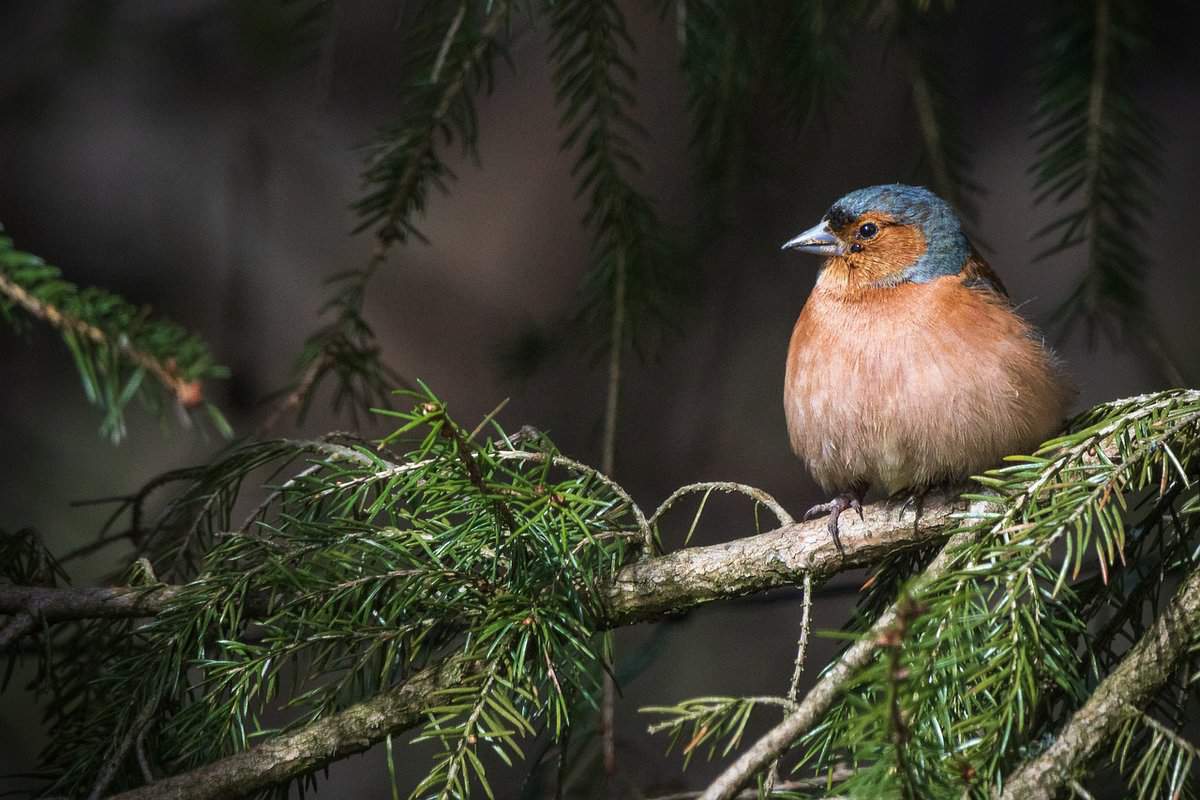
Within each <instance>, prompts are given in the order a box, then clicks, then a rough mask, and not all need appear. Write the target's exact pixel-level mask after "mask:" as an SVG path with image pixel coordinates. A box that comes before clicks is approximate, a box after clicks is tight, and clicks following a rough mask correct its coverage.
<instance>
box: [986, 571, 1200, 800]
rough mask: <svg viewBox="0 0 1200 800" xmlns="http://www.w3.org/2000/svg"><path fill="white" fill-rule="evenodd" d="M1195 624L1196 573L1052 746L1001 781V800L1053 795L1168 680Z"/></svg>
mask: <svg viewBox="0 0 1200 800" xmlns="http://www.w3.org/2000/svg"><path fill="white" fill-rule="evenodd" d="M1198 625H1200V572H1193V573H1192V574H1191V575H1190V576H1188V578H1187V580H1185V581H1184V582H1183V584H1182V585H1181V586H1180V588H1179V591H1178V592H1177V593H1176V595H1175V597H1174V599H1172V600H1171V603H1170V604H1169V605H1168V606H1167V607H1166V608H1165V609H1163V612H1162V614H1160V615H1159V617H1158V619H1157V620H1156V621H1155V623H1154V625H1153V626H1151V627H1150V629H1149V630H1147V631H1146V633H1145V635H1144V636H1142V638H1141V639H1140V640H1138V643H1137V644H1135V645H1134V646H1133V647H1132V648H1130V650H1129V652H1128V653H1127V654H1126V655H1125V657H1124V658H1123V659H1122V660H1121V663H1120V664H1119V665H1118V666H1117V668H1116V669H1114V670H1113V671H1112V672H1111V673H1110V674H1109V676H1108V677H1107V678H1105V679H1104V680H1103V681H1102V682H1101V683H1100V685H1099V686H1098V687H1096V690H1095V691H1094V692H1093V693H1092V696H1091V697H1090V698H1089V699H1088V701H1087V703H1085V704H1084V705H1083V707H1082V708H1080V709H1079V710H1078V711H1077V712H1075V714H1074V716H1072V717H1071V719H1070V721H1069V722H1067V724H1066V725H1065V726H1064V727H1063V729H1062V732H1061V733H1059V734H1058V737H1057V738H1056V739H1055V740H1054V744H1052V745H1050V747H1048V748H1046V750H1044V751H1043V752H1042V753H1041V754H1040V755H1038V756H1037V757H1036V758H1034V759H1032V760H1031V761H1028V762H1026V763H1025V765H1024V766H1022V767H1021V768H1020V769H1018V770H1017V772H1016V773H1015V774H1014V775H1013V777H1012V778H1011V779H1009V780H1008V781H1006V782H1005V786H1004V794H1003V795H1001V800H1017V798H1020V799H1021V800H1051V798H1053V797H1055V796H1056V795H1057V794H1058V790H1059V789H1060V788H1061V787H1063V786H1064V785H1066V783H1067V782H1068V781H1070V780H1071V779H1072V778H1074V777H1075V776H1076V774H1077V773H1079V772H1080V771H1081V770H1082V768H1083V767H1084V766H1085V765H1086V764H1087V763H1088V762H1089V761H1090V760H1091V759H1092V758H1093V757H1094V756H1095V755H1096V753H1097V752H1098V751H1099V750H1100V748H1102V747H1104V746H1105V745H1106V744H1109V743H1111V742H1112V740H1113V737H1114V735H1115V734H1116V732H1117V730H1118V729H1119V728H1120V727H1121V725H1122V724H1123V723H1124V722H1126V721H1127V720H1128V719H1129V718H1130V717H1132V716H1135V715H1137V714H1139V713H1141V712H1140V709H1141V708H1142V706H1143V705H1144V704H1145V703H1146V701H1147V700H1148V699H1149V698H1150V697H1151V696H1152V695H1153V694H1154V693H1155V692H1157V691H1158V690H1159V689H1161V688H1162V686H1163V685H1164V684H1165V683H1166V682H1167V680H1168V679H1169V678H1170V677H1171V673H1172V672H1174V671H1175V667H1176V665H1177V664H1178V662H1179V660H1180V659H1181V658H1183V657H1184V656H1185V655H1186V654H1187V653H1188V651H1189V649H1190V647H1191V645H1192V643H1193V642H1194V641H1195V631H1196V628H1197V626H1198Z"/></svg>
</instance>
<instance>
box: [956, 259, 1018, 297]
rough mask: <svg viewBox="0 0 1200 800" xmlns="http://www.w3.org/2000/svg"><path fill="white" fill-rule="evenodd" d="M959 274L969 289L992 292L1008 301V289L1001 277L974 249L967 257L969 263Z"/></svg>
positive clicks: (964, 265)
mask: <svg viewBox="0 0 1200 800" xmlns="http://www.w3.org/2000/svg"><path fill="white" fill-rule="evenodd" d="M958 274H959V277H961V278H962V282H963V285H964V286H966V287H967V288H969V289H978V290H980V291H985V292H991V293H993V294H997V295H999V296H1000V297H1002V298H1004V299H1006V300H1007V299H1008V289H1006V288H1004V282H1003V281H1001V280H1000V276H999V275H997V274H996V273H995V271H994V270H993V269H992V268H991V267H989V266H988V263H987V262H986V261H984V260H983V256H981V255H979V253H977V252H975V250H974V249H972V250H971V255H970V256H968V257H967V263H965V264H963V268H962V270H960V271H959V273H958Z"/></svg>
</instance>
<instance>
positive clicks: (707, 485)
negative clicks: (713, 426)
mask: <svg viewBox="0 0 1200 800" xmlns="http://www.w3.org/2000/svg"><path fill="white" fill-rule="evenodd" d="M696 492H729V493H736V494H744V495H746V496H747V497H749V498H750V499H751V500H753V501H754V502H756V503H760V504H762V505H764V506H766V507H767V508H768V509H770V511H771V513H772V514H774V515H775V519H776V520H778V521H779V524H780V525H791V524H792V523H793V522H795V521H796V520H795V519H793V518H792V515H791V514H789V513H788V512H787V510H786V509H785V508H784V507H783V506H782V505H780V504H779V501H778V500H776V499H775V498H774V497H772V496H771V495H769V494H767V493H766V492H764V491H763V490H762V489H759V488H756V487H754V486H748V485H746V484H744V483H734V482H732V481H705V482H703V483H689V484H688V485H687V486H680V487H679V488H678V489H676V490H675V491H673V492H671V494H670V496H669V497H667V499H666V500H664V501H662V504H661V505H659V507H658V508H657V509H655V511H654V513H653V514H651V515H650V524H651V525H654V524H655V523H656V522H658V520H659V519H660V518H662V515H663V514H665V513H666V512H667V511H668V510H669V509H670V508H671V506H673V505H675V503H676V501H678V500H679V499H680V498H681V497H685V496H686V495H689V494H694V493H696Z"/></svg>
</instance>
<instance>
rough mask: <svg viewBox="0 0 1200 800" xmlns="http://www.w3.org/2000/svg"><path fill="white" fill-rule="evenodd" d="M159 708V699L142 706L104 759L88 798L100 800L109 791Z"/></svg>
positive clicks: (88, 799) (89, 799)
mask: <svg viewBox="0 0 1200 800" xmlns="http://www.w3.org/2000/svg"><path fill="white" fill-rule="evenodd" d="M157 710H158V701H157V700H154V701H151V702H149V703H146V705H144V706H142V710H141V711H139V712H138V715H137V718H136V719H135V720H134V721H133V725H131V726H130V728H129V730H128V731H127V732H126V733H125V736H124V737H123V738H122V739H121V742H120V744H117V745H116V746H115V747H114V748H113V750H112V752H111V753H110V754H109V756H108V758H106V759H105V760H104V766H102V767H101V768H100V772H99V774H98V775H97V776H96V783H95V784H94V785H93V786H92V791H91V792H89V793H88V796H87V800H100V798H101V797H103V796H104V793H105V792H106V791H108V786H109V784H111V783H112V780H113V778H115V777H116V776H117V772H118V771H119V770H120V769H121V764H122V763H124V761H125V757H126V756H127V755H129V751H130V749H131V748H132V747H133V745H134V742H135V741H137V739H138V738H139V737H140V736H141V735H142V732H143V731H144V730H145V729H146V728H147V727H148V726H149V725H150V723H151V722H153V721H154V714H155V712H156V711H157Z"/></svg>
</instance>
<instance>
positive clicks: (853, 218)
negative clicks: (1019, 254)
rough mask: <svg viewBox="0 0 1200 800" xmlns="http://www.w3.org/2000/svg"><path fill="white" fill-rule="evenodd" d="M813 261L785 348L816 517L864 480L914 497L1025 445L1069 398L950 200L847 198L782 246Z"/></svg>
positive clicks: (838, 508)
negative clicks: (820, 495) (822, 494)
mask: <svg viewBox="0 0 1200 800" xmlns="http://www.w3.org/2000/svg"><path fill="white" fill-rule="evenodd" d="M783 249H785V250H797V251H799V252H802V253H814V254H817V255H821V256H825V260H824V262H823V263H822V265H821V269H820V273H819V274H818V276H817V282H816V286H814V287H813V290H812V293H811V294H810V295H809V298H808V301H807V302H806V303H805V304H804V308H803V309H802V310H801V312H800V318H799V319H797V320H796V326H795V328H794V330H793V331H792V340H791V345H790V347H789V348H788V356H787V372H786V376H785V379H784V381H785V382H784V410H785V412H786V415H787V427H788V435H789V436H790V438H791V444H792V449H793V450H794V451H795V452H796V455H798V456H799V457H800V458H801V459H802V460H803V461H804V463H805V464H806V465H807V467H808V470H809V471H810V472H811V473H812V476H813V477H814V478H815V479H816V481H817V483H819V484H820V485H821V487H822V488H823V489H824V490H825V491H826V492H828V493H830V494H833V495H834V497H833V499H832V500H830V501H829V502H827V503H821V504H819V505H816V506H813V508H811V509H809V511H808V513H807V514H805V519H811V518H812V517H814V516H820V515H821V514H824V513H828V514H829V515H830V516H829V532H830V534H831V535H832V536H833V540H834V543H835V544H836V545H837V547H838V550H839V551H841V549H842V545H841V541H840V540H839V538H838V516H839V515H840V514H841V513H842V512H843V511H845V510H846V509H847V508H852V509H854V510H856V511H858V513H859V516H860V517H861V516H862V500H863V496H864V495H865V494H866V492H867V491H868V490H869V489H870V488H871V487H880V488H882V489H884V490H886V491H887V492H888V493H890V494H893V495H895V494H899V493H901V492H912V493H915V494H918V495H920V494H923V493H924V492H925V491H927V490H928V489H929V488H930V487H932V486H935V485H938V484H941V483H949V482H952V481H961V480H963V479H964V478H966V477H968V476H970V475H972V474H976V473H978V472H980V471H982V470H985V469H988V468H989V467H992V466H994V465H995V464H996V463H997V462H998V461H1000V460H1001V458H1002V457H1003V456H1006V455H1009V454H1013V453H1025V452H1029V451H1030V450H1031V449H1032V448H1034V447H1036V446H1037V445H1038V444H1039V443H1040V442H1042V441H1043V440H1045V439H1046V438H1048V437H1049V436H1050V435H1051V434H1052V433H1054V432H1055V431H1056V430H1057V429H1058V428H1059V427H1060V425H1061V424H1062V420H1063V418H1064V415H1065V413H1066V410H1067V406H1068V404H1069V403H1070V401H1071V398H1072V397H1073V394H1074V389H1073V388H1072V386H1071V384H1070V382H1069V381H1068V380H1067V378H1066V376H1065V375H1064V373H1063V369H1062V365H1061V364H1060V362H1059V360H1058V358H1057V357H1056V356H1055V354H1054V352H1053V351H1052V350H1051V349H1050V348H1049V347H1048V346H1047V345H1046V343H1045V341H1044V340H1043V337H1042V335H1041V334H1040V333H1039V332H1038V331H1037V330H1036V329H1035V328H1034V327H1033V326H1031V325H1030V324H1029V323H1028V322H1026V321H1025V320H1024V319H1022V318H1021V317H1020V316H1019V315H1018V314H1017V313H1016V310H1015V309H1014V308H1013V306H1012V304H1011V303H1010V302H1009V298H1008V292H1007V291H1006V290H1005V288H1004V284H1003V283H1001V282H1000V278H999V277H997V275H996V273H995V272H993V271H992V269H991V267H989V266H988V265H987V263H986V262H985V261H984V260H983V258H981V257H980V255H979V253H977V252H976V251H975V249H974V248H973V247H972V246H971V243H970V242H969V241H968V240H967V237H966V235H965V234H964V233H963V231H962V226H961V224H960V223H959V221H958V218H957V216H955V214H954V211H953V210H952V209H951V207H950V205H949V204H948V203H946V202H945V201H944V200H942V199H941V198H940V197H938V196H937V195H935V194H933V192H930V191H929V190H928V189H925V188H922V187H919V186H905V185H903V184H889V185H883V186H870V187H867V188H865V189H858V190H857V191H853V192H851V193H850V194H848V195H846V196H845V197H843V198H842V199H840V200H838V201H837V202H836V203H834V204H833V207H832V208H830V209H829V211H828V212H827V213H826V214H825V216H824V218H823V219H822V220H821V221H820V222H819V223H818V224H817V225H815V226H814V227H812V228H810V229H808V230H806V231H805V232H804V233H802V234H800V235H799V236H797V237H795V238H794V239H791V240H790V241H788V242H787V243H786V244H784V245H783Z"/></svg>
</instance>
